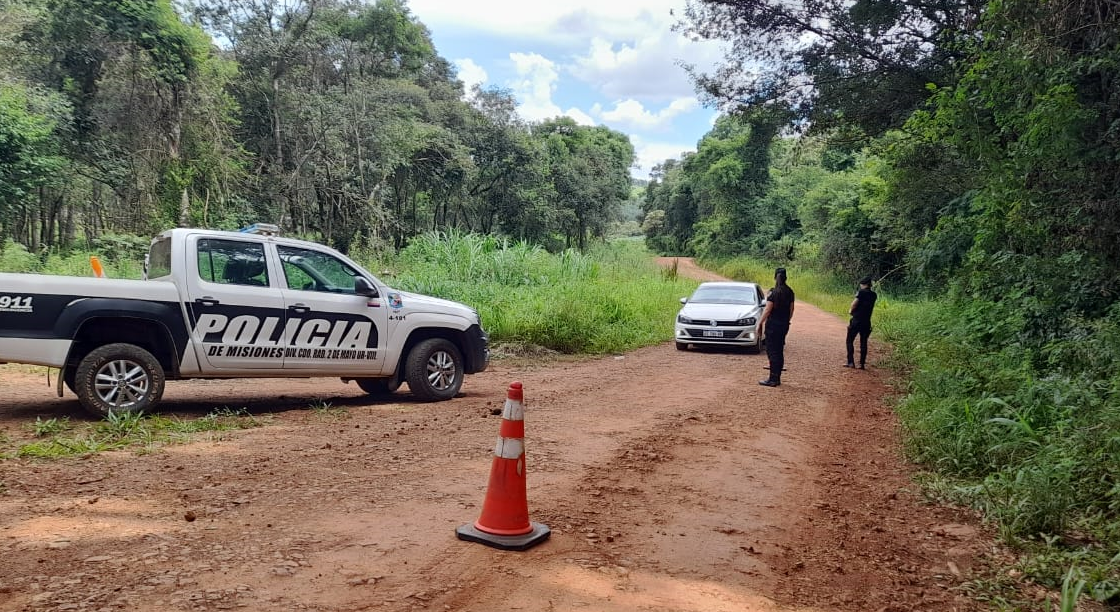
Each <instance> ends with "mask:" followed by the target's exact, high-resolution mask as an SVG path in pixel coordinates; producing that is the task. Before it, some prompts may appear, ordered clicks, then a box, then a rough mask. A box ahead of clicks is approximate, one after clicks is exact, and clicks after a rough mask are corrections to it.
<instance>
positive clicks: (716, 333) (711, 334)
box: [704, 329, 723, 338]
mask: <svg viewBox="0 0 1120 612" xmlns="http://www.w3.org/2000/svg"><path fill="white" fill-rule="evenodd" d="M704 337H705V338H722V337H723V332H722V331H720V330H718V329H705V330H704Z"/></svg>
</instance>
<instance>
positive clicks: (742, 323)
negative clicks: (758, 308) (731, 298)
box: [735, 317, 758, 327]
mask: <svg viewBox="0 0 1120 612" xmlns="http://www.w3.org/2000/svg"><path fill="white" fill-rule="evenodd" d="M755 323H758V320H757V319H755V318H754V317H743V318H742V319H739V320H738V321H735V325H737V326H739V327H749V326H751V325H754V324H755Z"/></svg>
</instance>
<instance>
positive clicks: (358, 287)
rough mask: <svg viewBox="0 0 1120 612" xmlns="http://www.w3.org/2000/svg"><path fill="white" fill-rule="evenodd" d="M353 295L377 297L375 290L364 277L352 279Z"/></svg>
mask: <svg viewBox="0 0 1120 612" xmlns="http://www.w3.org/2000/svg"><path fill="white" fill-rule="evenodd" d="M354 293H357V294H358V295H364V296H366V297H377V288H376V287H374V286H373V285H372V284H371V283H370V282H369V281H368V280H366V279H365V277H362V276H355V277H354Z"/></svg>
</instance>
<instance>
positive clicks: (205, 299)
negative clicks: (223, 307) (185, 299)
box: [194, 296, 220, 306]
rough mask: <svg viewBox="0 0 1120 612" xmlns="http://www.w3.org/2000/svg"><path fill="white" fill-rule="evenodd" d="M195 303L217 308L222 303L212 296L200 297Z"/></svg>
mask: <svg viewBox="0 0 1120 612" xmlns="http://www.w3.org/2000/svg"><path fill="white" fill-rule="evenodd" d="M194 303H195V304H201V305H203V306H217V305H218V304H220V302H219V301H218V300H215V299H214V298H212V297H210V296H206V297H200V298H198V299H196V300H195V301H194Z"/></svg>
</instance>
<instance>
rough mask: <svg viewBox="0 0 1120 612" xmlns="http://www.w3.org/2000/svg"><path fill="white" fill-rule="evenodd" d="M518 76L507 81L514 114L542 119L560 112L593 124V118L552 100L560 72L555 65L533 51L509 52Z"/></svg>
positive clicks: (532, 118)
mask: <svg viewBox="0 0 1120 612" xmlns="http://www.w3.org/2000/svg"><path fill="white" fill-rule="evenodd" d="M509 59H510V60H511V61H512V62H513V65H514V70H515V71H516V72H517V78H516V80H514V81H513V82H512V83H510V89H511V90H512V91H513V94H514V96H515V97H516V98H517V101H518V105H517V114H519V115H521V117H522V118H524V119H528V120H529V121H542V120H544V119H551V118H553V117H557V116H560V115H567V116H569V117H571V118H572V119H575V120H576V122H577V123H580V124H583V125H595V122H594V120H593V119H592V118H591V117H590V116H589V115H588V114H587V113H585V112H583V111H581V110H579V109H578V108H569V109H568V110H567V111H562V110H560V107H559V106H557V105H556V103H555V102H553V101H552V94H553V93H555V91H556V83H557V81H559V80H560V73H559V72H557V71H556V64H555V63H554V62H553V61H552V60H550V59H548V58H547V57H544V56H543V55H539V54H536V53H510V54H509Z"/></svg>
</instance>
